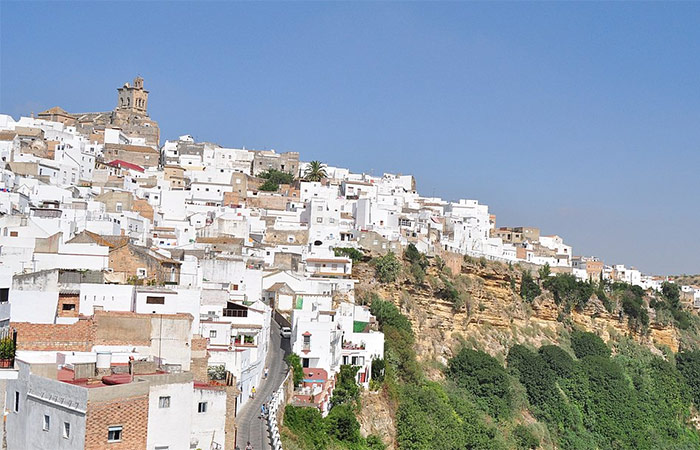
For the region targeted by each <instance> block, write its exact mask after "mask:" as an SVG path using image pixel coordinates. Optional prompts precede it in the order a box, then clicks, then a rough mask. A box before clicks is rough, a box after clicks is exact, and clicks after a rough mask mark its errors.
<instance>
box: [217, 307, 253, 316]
mask: <svg viewBox="0 0 700 450" xmlns="http://www.w3.org/2000/svg"><path fill="white" fill-rule="evenodd" d="M223 316H224V317H248V310H241V309H228V308H224V311H223Z"/></svg>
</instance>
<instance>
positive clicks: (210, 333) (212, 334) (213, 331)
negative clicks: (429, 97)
mask: <svg viewBox="0 0 700 450" xmlns="http://www.w3.org/2000/svg"><path fill="white" fill-rule="evenodd" d="M215 337H216V330H209V339H214V338H215Z"/></svg>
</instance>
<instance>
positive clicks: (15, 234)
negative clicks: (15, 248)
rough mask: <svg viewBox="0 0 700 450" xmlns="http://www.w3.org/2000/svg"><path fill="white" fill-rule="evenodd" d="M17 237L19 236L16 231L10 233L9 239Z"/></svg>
mask: <svg viewBox="0 0 700 450" xmlns="http://www.w3.org/2000/svg"><path fill="white" fill-rule="evenodd" d="M17 236H19V234H18V233H17V231H10V237H17Z"/></svg>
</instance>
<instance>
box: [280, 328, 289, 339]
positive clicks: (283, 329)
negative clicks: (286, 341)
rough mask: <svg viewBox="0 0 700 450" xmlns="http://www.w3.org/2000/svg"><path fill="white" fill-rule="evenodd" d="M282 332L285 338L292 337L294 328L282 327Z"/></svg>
mask: <svg viewBox="0 0 700 450" xmlns="http://www.w3.org/2000/svg"><path fill="white" fill-rule="evenodd" d="M280 334H281V335H282V337H283V338H290V337H292V329H291V328H289V327H282V329H281V330H280Z"/></svg>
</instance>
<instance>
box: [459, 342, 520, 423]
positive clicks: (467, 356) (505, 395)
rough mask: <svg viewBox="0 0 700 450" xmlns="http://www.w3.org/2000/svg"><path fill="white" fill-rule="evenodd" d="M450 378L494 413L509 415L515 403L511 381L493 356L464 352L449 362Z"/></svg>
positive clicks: (465, 350) (470, 351)
mask: <svg viewBox="0 0 700 450" xmlns="http://www.w3.org/2000/svg"><path fill="white" fill-rule="evenodd" d="M447 364H448V365H447V370H446V373H447V375H448V376H449V377H450V378H451V379H452V380H453V381H454V382H455V383H456V384H457V385H458V386H460V387H463V388H465V389H467V390H468V391H469V392H471V393H472V394H473V395H474V396H475V397H476V399H477V403H479V404H480V405H482V407H484V408H485V409H486V410H487V411H488V412H489V413H490V414H492V415H493V416H495V417H502V416H506V415H508V413H509V412H510V408H511V403H512V393H511V386H510V379H509V378H508V374H507V373H506V371H505V369H504V368H503V366H501V364H500V363H499V362H498V361H497V360H496V359H495V358H493V357H492V356H490V355H488V354H486V353H484V352H480V351H476V350H469V349H466V348H464V349H462V350H461V351H460V352H459V353H458V354H457V355H455V356H454V357H453V358H451V359H450V360H449V361H448V363H447Z"/></svg>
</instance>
